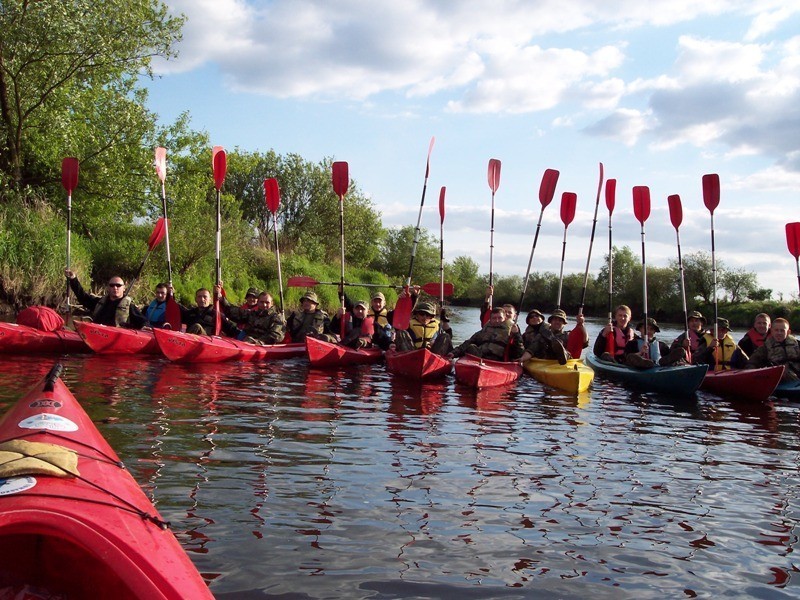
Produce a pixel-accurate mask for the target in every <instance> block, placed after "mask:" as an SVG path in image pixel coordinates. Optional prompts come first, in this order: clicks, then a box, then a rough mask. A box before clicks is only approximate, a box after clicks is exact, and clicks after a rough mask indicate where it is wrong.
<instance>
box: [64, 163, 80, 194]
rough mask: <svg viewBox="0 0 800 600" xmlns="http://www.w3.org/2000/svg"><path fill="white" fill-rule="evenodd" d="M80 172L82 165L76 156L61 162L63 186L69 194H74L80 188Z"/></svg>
mask: <svg viewBox="0 0 800 600" xmlns="http://www.w3.org/2000/svg"><path fill="white" fill-rule="evenodd" d="M79 170H80V163H78V159H77V158H75V157H74V156H67V157H66V158H64V160H62V161H61V185H63V186H64V189H65V190H67V193H68V194H71V193H72V190H74V189H75V188H76V187H78V171H79Z"/></svg>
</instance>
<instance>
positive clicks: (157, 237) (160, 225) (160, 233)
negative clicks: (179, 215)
mask: <svg viewBox="0 0 800 600" xmlns="http://www.w3.org/2000/svg"><path fill="white" fill-rule="evenodd" d="M167 224H169V221H167ZM166 234H167V229H166V227H164V217H158V221H156V226H155V227H153V233H151V234H150V238H149V239H148V240H147V249H148V250H150V251H151V252H152V251H153V249H154V248H155V247H156V246H158V245H159V244H160V243H161V240H163V239H164V236H165V235H166Z"/></svg>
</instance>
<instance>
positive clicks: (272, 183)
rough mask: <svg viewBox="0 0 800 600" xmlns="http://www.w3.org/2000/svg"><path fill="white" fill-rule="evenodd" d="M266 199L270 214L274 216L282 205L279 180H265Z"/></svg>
mask: <svg viewBox="0 0 800 600" xmlns="http://www.w3.org/2000/svg"><path fill="white" fill-rule="evenodd" d="M264 199H265V200H266V202H267V208H268V209H269V212H271V213H272V214H273V215H274V214H275V212H276V211H277V210H278V205H279V204H280V203H281V189H280V188H279V187H278V180H277V179H275V178H274V177H270V178H269V179H265V180H264Z"/></svg>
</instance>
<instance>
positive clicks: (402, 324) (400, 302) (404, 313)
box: [392, 296, 413, 331]
mask: <svg viewBox="0 0 800 600" xmlns="http://www.w3.org/2000/svg"><path fill="white" fill-rule="evenodd" d="M412 308H413V307H412V306H411V297H410V296H404V297H402V298H398V299H397V304H395V305H394V314H393V315H392V327H394V328H395V329H399V330H401V331H404V330H406V329H408V325H409V323H411V309H412Z"/></svg>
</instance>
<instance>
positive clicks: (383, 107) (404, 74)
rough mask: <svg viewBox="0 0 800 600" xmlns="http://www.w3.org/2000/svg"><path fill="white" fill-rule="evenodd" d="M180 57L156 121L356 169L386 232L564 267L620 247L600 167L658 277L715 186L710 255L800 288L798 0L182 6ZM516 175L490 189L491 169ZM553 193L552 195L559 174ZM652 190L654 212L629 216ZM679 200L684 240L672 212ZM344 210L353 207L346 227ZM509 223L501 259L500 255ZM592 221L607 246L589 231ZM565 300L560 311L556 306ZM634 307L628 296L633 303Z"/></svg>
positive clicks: (501, 264) (685, 249) (162, 69)
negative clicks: (708, 179)
mask: <svg viewBox="0 0 800 600" xmlns="http://www.w3.org/2000/svg"><path fill="white" fill-rule="evenodd" d="M166 4H167V5H168V6H169V9H170V11H171V12H172V13H174V14H176V15H177V14H183V15H185V17H186V23H185V25H184V28H183V39H182V41H181V42H180V44H179V45H178V46H177V50H178V51H179V57H178V58H177V59H171V60H169V61H165V60H162V59H156V60H155V62H154V69H155V72H156V77H155V78H154V79H153V80H151V81H147V83H146V85H147V87H148V89H149V97H150V100H149V108H150V109H151V110H153V111H154V112H156V113H157V114H158V115H159V119H160V120H161V122H162V123H165V124H166V123H171V122H173V121H174V120H175V119H176V118H177V117H178V116H179V115H180V114H181V113H183V112H187V111H188V113H189V114H190V115H191V126H192V127H193V128H194V129H197V130H202V131H206V132H208V134H209V136H210V139H211V143H212V144H213V145H221V146H224V147H225V148H226V149H228V150H233V149H236V148H239V149H241V150H245V151H250V152H255V151H258V152H266V151H268V150H270V149H273V150H274V151H275V152H277V153H279V154H287V153H297V154H300V155H302V156H303V158H305V159H307V160H311V161H321V160H323V159H324V158H326V157H330V158H333V159H334V160H341V161H347V162H348V164H349V172H350V176H351V179H352V180H353V181H355V182H356V183H357V184H358V186H359V189H360V190H361V191H362V192H363V193H365V194H366V195H367V196H368V197H370V198H371V200H372V202H373V204H374V205H375V208H376V209H377V210H378V211H379V212H380V213H381V215H382V219H383V224H384V226H386V227H399V226H405V225H416V223H417V219H418V216H419V211H420V203H421V196H422V190H423V185H424V183H425V170H426V161H427V157H428V149H429V146H430V141H431V138H435V143H434V145H433V149H432V152H431V155H430V176H429V178H428V180H427V194H426V196H425V203H424V210H423V214H422V220H421V225H422V227H425V228H427V229H428V230H429V232H430V233H432V234H433V235H434V236H435V237H436V238H438V236H439V230H440V225H442V223H441V219H440V215H439V211H438V200H439V195H440V190H441V188H442V187H443V186H444V187H446V192H445V207H446V210H445V218H444V222H443V226H444V246H445V259H446V260H452V259H453V258H455V257H456V256H459V255H467V256H470V257H471V258H473V259H474V260H475V261H477V262H478V264H479V265H480V270H481V273H488V272H489V264H490V261H491V263H492V266H493V271H494V272H495V273H498V274H501V275H519V276H524V275H525V271H526V268H527V265H528V260H529V258H530V254H531V249H532V244H533V240H534V234H535V231H536V228H537V223H538V222H539V218H540V217H541V219H542V220H541V229H540V235H539V238H538V242H537V244H536V249H535V254H534V258H533V266H532V271H533V272H536V271H540V272H541V271H549V272H554V273H559V271H560V269H561V256H562V248H563V240H564V233H565V226H564V224H563V223H562V221H561V218H560V202H561V197H562V194H563V193H564V192H567V191H568V192H574V193H576V194H577V197H578V201H577V211H576V214H575V218H574V220H573V221H572V222H571V223H570V224H569V226H568V227H567V228H566V236H567V242H566V253H565V260H564V273H565V274H568V273H581V274H583V273H584V271H585V269H586V264H587V258H588V256H589V251H590V247H591V261H590V263H589V265H590V267H589V268H590V274H591V275H596V274H597V272H598V271H599V269H600V268H601V266H602V262H603V260H604V257H605V256H606V255H607V253H608V239H609V211H608V209H607V208H606V204H605V197H604V195H601V199H600V202H599V205H598V203H597V197H598V194H597V191H598V180H599V170H600V169H599V165H600V164H601V163H602V165H603V168H604V176H605V179H611V178H613V179H616V180H617V193H616V203H615V207H614V211H613V214H612V215H611V227H610V229H611V235H612V239H613V243H614V245H616V246H623V245H628V246H630V247H631V249H632V250H633V251H634V254H635V256H637V257H641V256H642V252H641V248H642V239H643V236H642V229H644V242H645V248H646V250H645V260H646V264H647V265H648V266H661V267H664V266H667V264H668V262H669V261H670V260H676V259H677V257H678V245H677V241H678V240H677V238H678V235H680V247H681V252H682V254H683V255H684V256H685V255H686V254H689V253H694V252H698V251H703V252H707V253H711V247H712V215H711V212H710V211H709V210H708V209H707V208H706V206H705V205H704V203H703V196H702V183H701V181H702V176H703V175H704V174H707V173H715V174H718V175H719V178H720V184H721V185H720V187H721V194H720V203H719V205H718V207H717V208H716V209H715V211H714V213H713V233H714V236H713V237H714V248H715V252H714V254H715V258H716V260H717V261H718V263H721V264H722V265H724V266H725V267H727V268H729V269H745V270H747V271H752V272H756V273H757V274H758V279H759V284H760V285H761V286H762V287H766V288H771V289H772V290H773V291H774V293H775V296H776V298H782V299H784V300H789V299H790V298H793V297H797V295H798V277H797V266H796V261H795V258H794V257H793V256H792V255H791V254H790V253H789V251H788V249H787V245H786V236H785V230H784V228H785V225H786V223H787V222H795V221H800V34H799V33H798V32H800V0H783V1H780V0H741V1H740V0H705V1H703V2H697V0H692V1H689V0H668V1H660V0H651V1H648V2H642V1H641V0H615V1H614V2H608V1H601V0H517V1H514V0H492V1H491V2H486V0H481V1H477V0H403V1H402V2H397V1H391V2H388V1H386V0H333V1H332V0H166ZM492 158H495V159H497V160H499V161H500V163H501V171H500V185H499V187H498V188H497V191H496V193H495V194H494V209H492V190H491V189H490V187H489V184H488V179H487V172H488V163H489V159H492ZM548 168H549V169H556V170H558V171H559V173H560V175H559V179H558V186H557V188H556V195H555V199H554V200H553V201H552V203H550V204H549V205H548V206H546V207H544V208H543V207H542V205H541V203H540V201H539V195H538V192H539V185H540V182H541V179H542V175H543V173H544V171H545V169H548ZM633 186H648V187H649V189H650V195H651V214H650V216H649V218H647V220H646V221H645V223H644V227H642V225H641V224H640V223H639V221H637V220H636V218H635V216H634V214H633V201H632V188H633ZM672 194H678V195H679V196H680V198H681V204H682V209H683V219H682V222H681V223H680V225H679V229H678V231H677V232H676V229H675V228H674V227H673V225H672V223H671V220H670V215H669V210H668V205H667V197H668V196H670V195H672ZM346 210H347V208H346V204H345V213H346ZM492 212H494V236H493V237H494V250H493V251H491V252H490V247H489V246H490V237H491V233H490V228H491V221H492V218H491V215H492ZM595 214H597V221H596V233H595V238H594V244H593V245H592V244H590V240H591V231H592V228H593V224H594V223H595ZM554 300H555V299H554ZM620 300H622V299H620Z"/></svg>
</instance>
